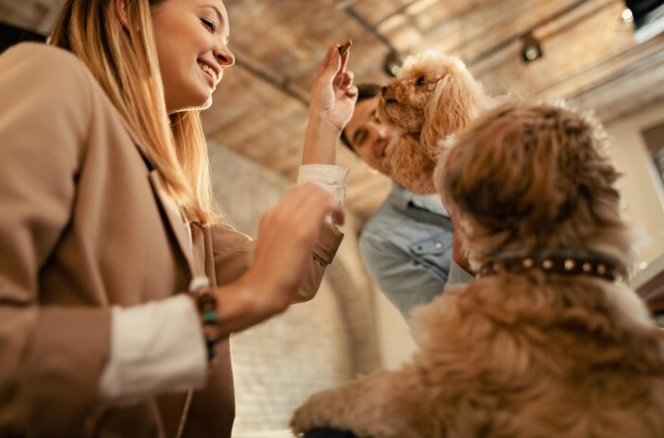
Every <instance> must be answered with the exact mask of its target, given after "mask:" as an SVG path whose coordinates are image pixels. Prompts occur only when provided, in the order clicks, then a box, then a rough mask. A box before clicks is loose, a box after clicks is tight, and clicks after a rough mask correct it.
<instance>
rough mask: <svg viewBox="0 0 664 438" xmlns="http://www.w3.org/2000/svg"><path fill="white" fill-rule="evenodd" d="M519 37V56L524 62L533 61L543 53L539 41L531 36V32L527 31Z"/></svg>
mask: <svg viewBox="0 0 664 438" xmlns="http://www.w3.org/2000/svg"><path fill="white" fill-rule="evenodd" d="M521 38H522V40H523V49H522V50H521V58H523V60H524V61H525V62H532V61H535V60H536V59H539V58H541V57H542V56H543V55H544V53H543V52H542V46H541V45H540V42H539V41H538V40H537V39H536V38H535V37H534V36H533V34H532V33H531V32H528V33H527V34H525V35H524V36H523V37H521Z"/></svg>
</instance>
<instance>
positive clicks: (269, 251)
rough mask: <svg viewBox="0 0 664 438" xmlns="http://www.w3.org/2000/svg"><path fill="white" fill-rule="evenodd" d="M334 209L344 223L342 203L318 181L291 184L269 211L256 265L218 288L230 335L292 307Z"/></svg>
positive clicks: (222, 324) (222, 317) (224, 323)
mask: <svg viewBox="0 0 664 438" xmlns="http://www.w3.org/2000/svg"><path fill="white" fill-rule="evenodd" d="M330 213H332V214H334V215H335V217H336V218H337V220H341V221H342V222H343V210H342V208H341V206H339V205H338V204H337V203H336V202H334V200H333V198H332V197H331V196H330V195H329V194H327V193H326V192H324V191H323V190H322V189H320V188H319V187H317V186H316V185H315V184H312V183H306V184H303V185H300V186H296V187H293V188H291V189H290V190H289V191H288V192H286V194H285V195H284V196H283V197H282V198H281V200H280V201H279V202H278V203H277V204H276V205H275V206H274V207H273V208H272V209H270V210H269V211H267V212H266V213H265V214H264V215H263V218H262V219H261V223H260V226H259V230H258V238H257V241H256V249H255V255H254V262H253V264H252V267H251V268H250V269H249V270H248V271H247V272H246V273H245V274H244V275H243V276H242V277H241V278H240V279H239V280H238V281H237V282H236V283H234V284H231V285H228V286H224V287H221V288H218V289H217V300H218V303H219V304H218V307H219V308H218V312H217V314H218V318H219V323H220V327H221V329H222V331H223V332H224V333H225V334H230V333H233V332H237V331H240V330H243V329H245V328H248V327H250V326H252V325H255V324H257V323H259V322H262V321H264V320H266V319H268V318H269V317H271V316H274V315H276V314H278V313H281V312H283V311H285V310H286V309H287V308H288V306H289V305H290V304H291V303H292V302H293V301H294V299H295V297H296V294H297V290H298V287H299V285H300V283H301V280H302V279H303V276H304V273H305V270H306V269H307V267H308V266H309V264H311V263H312V258H313V249H314V246H315V244H316V242H317V241H318V238H319V236H320V232H321V227H322V226H323V223H324V221H325V216H326V215H328V214H330Z"/></svg>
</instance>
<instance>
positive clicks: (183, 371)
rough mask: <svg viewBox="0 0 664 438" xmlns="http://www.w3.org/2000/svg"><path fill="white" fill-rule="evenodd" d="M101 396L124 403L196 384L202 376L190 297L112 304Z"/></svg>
mask: <svg viewBox="0 0 664 438" xmlns="http://www.w3.org/2000/svg"><path fill="white" fill-rule="evenodd" d="M111 318H112V319H111V352H110V357H109V361H108V363H107V364H106V367H105V369H104V371H103V373H102V377H101V381H100V388H99V389H100V394H101V398H102V400H103V401H105V402H108V403H113V404H128V403H133V402H138V401H142V400H145V399H147V398H149V397H152V396H155V395H157V394H160V393H163V392H177V391H186V390H188V389H191V388H196V389H197V388H201V387H203V386H204V385H205V382H206V378H207V356H206V351H205V345H204V340H203V328H202V324H201V321H200V318H199V316H198V312H197V311H196V307H195V305H194V303H193V301H192V300H191V298H189V297H187V296H186V295H184V294H182V295H177V296H175V297H172V298H168V299H165V300H161V301H157V302H152V303H147V304H143V305H140V306H132V307H128V308H122V307H113V308H112V317H111Z"/></svg>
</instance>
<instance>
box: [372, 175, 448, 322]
mask: <svg viewBox="0 0 664 438" xmlns="http://www.w3.org/2000/svg"><path fill="white" fill-rule="evenodd" d="M453 230H454V229H453V227H452V221H451V220H450V218H449V215H448V213H447V211H446V210H445V207H444V206H443V204H442V203H441V202H440V201H438V200H437V199H432V198H431V197H424V196H418V195H415V194H413V193H411V192H409V191H407V190H406V189H404V188H402V187H399V186H397V185H394V186H393V188H392V191H391V192H390V194H389V196H388V197H387V199H386V200H385V201H384V202H383V204H382V205H381V206H380V207H379V208H378V210H377V211H376V213H375V214H374V215H373V216H372V217H371V218H370V219H369V220H368V221H367V222H366V224H365V225H364V227H363V229H362V233H361V235H360V251H361V253H362V257H363V259H364V262H365V264H366V267H367V270H368V271H369V273H370V274H371V276H372V277H373V278H374V280H375V281H376V283H377V284H378V287H379V288H380V290H381V291H382V292H383V293H384V294H385V296H387V298H388V299H389V300H390V301H391V302H392V303H393V304H394V305H395V306H396V307H397V308H398V309H399V311H400V312H401V314H402V315H403V316H404V318H406V319H408V315H409V313H410V310H411V309H412V307H413V306H416V305H419V304H426V303H429V302H430V301H431V300H433V299H434V298H435V297H437V296H438V295H440V294H441V293H442V292H443V288H444V287H445V283H446V281H447V279H448V274H449V271H450V263H451V261H452V233H453ZM459 269H460V268H459Z"/></svg>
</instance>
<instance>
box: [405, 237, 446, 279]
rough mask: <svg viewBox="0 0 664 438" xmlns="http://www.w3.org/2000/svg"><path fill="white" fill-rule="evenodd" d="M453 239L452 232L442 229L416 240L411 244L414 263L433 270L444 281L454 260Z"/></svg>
mask: <svg viewBox="0 0 664 438" xmlns="http://www.w3.org/2000/svg"><path fill="white" fill-rule="evenodd" d="M452 239H453V235H452V233H451V232H449V231H441V232H439V233H435V234H432V235H430V236H428V237H426V238H425V239H420V240H417V241H414V242H413V243H411V244H410V252H411V254H412V256H413V261H414V263H415V264H419V265H421V266H423V267H424V268H425V269H427V270H429V271H431V272H432V273H433V274H434V275H436V276H437V277H439V278H440V279H441V280H442V281H446V280H447V274H448V273H449V271H450V263H451V261H452V243H453V240H452Z"/></svg>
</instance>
